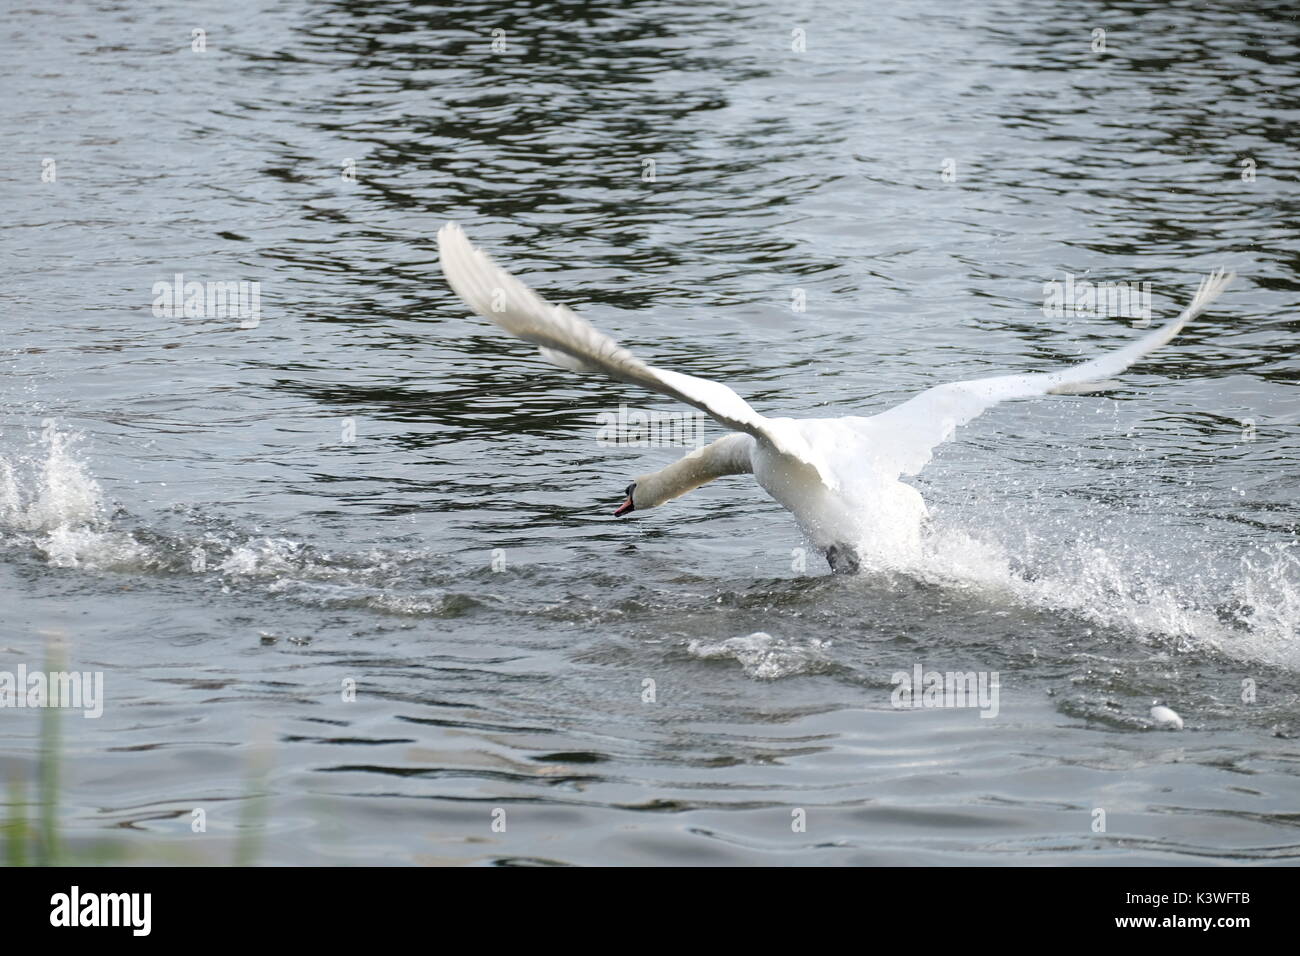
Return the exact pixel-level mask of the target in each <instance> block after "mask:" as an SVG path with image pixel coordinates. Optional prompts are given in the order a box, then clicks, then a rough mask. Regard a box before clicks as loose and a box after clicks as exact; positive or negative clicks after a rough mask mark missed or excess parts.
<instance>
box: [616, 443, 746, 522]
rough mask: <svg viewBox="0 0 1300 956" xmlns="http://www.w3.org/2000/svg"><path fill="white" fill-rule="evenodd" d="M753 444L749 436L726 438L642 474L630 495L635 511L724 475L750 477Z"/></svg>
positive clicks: (658, 503) (655, 505)
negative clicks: (649, 472)
mask: <svg viewBox="0 0 1300 956" xmlns="http://www.w3.org/2000/svg"><path fill="white" fill-rule="evenodd" d="M753 445H754V439H752V438H750V437H749V436H748V435H740V434H734V435H727V436H725V437H723V438H719V439H718V440H717V441H715V442H713V443H711V444H708V445H705V446H704V447H703V448H697V449H695V451H693V452H691V453H690V454H689V455H687V456H686V457H685V458H682V459H681V460H680V461H676V462H673V463H672V464H671V465H669V466H668V467H667V468H662V469H660V470H659V471H656V472H652V473H651V474H648V475H642V476H641V477H640V478H638V479H637V480H636V490H635V491H634V492H633V502H634V503H635V504H636V510H638V511H642V510H644V509H646V508H654V507H657V506H658V505H661V504H663V503H664V502H665V501H671V500H672V499H673V498H676V497H678V496H680V495H684V494H686V492H688V491H693V490H694V489H696V488H698V487H700V485H703V484H707V483H708V482H710V481H712V480H713V479H714V478H721V477H722V476H723V475H745V474H749V473H750V472H752V471H753V470H754V465H753V462H752V460H751V458H750V451H751V450H752V448H753Z"/></svg>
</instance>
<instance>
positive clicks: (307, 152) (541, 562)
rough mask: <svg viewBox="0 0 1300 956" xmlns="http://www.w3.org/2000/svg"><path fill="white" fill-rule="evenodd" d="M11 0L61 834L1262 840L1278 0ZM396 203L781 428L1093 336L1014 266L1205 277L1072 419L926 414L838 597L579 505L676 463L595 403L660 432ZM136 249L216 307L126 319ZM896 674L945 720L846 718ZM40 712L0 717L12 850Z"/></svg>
mask: <svg viewBox="0 0 1300 956" xmlns="http://www.w3.org/2000/svg"><path fill="white" fill-rule="evenodd" d="M42 6H45V7H46V8H45V9H36V8H35V6H34V5H33V6H26V7H25V6H22V5H19V6H17V7H15V8H14V9H12V10H11V11H10V12H9V13H8V14H7V17H6V19H7V22H8V28H9V29H8V30H7V31H6V32H7V37H6V39H5V40H4V41H0V42H2V44H3V53H4V56H3V57H2V58H0V76H2V77H3V88H4V91H5V93H6V96H5V103H6V105H5V108H4V110H3V113H0V132H3V139H4V142H5V143H6V147H7V148H6V157H7V159H6V162H5V164H4V171H3V174H2V175H3V182H0V202H2V204H3V210H4V222H5V224H6V228H5V229H4V231H3V232H0V260H2V261H3V262H4V271H5V274H6V278H5V282H4V283H3V292H0V305H2V307H3V310H2V313H0V315H2V317H0V321H2V322H3V337H2V338H0V360H2V362H3V365H2V366H0V368H2V369H3V372H2V374H0V459H3V463H2V464H0V595H3V597H2V600H3V614H2V615H0V670H5V671H9V672H16V671H17V669H18V667H20V666H23V667H26V668H28V669H29V670H36V669H40V668H46V669H56V670H57V669H59V666H57V665H59V663H60V662H62V666H63V669H76V670H80V671H88V672H92V673H93V672H100V673H102V674H103V681H104V700H103V702H102V703H103V713H102V716H100V717H98V718H95V719H86V718H83V717H82V716H81V713H80V712H79V711H74V710H62V711H59V712H57V718H58V720H57V744H56V745H50V747H51V749H52V750H53V751H56V752H57V761H58V787H57V806H56V809H55V811H54V812H55V817H56V821H57V826H58V831H59V833H60V835H61V837H60V838H61V840H62V843H63V854H64V858H65V859H72V860H83V861H93V860H112V861H120V862H131V863H171V862H177V863H187V862H188V863H224V862H229V861H232V860H236V859H238V860H243V861H254V862H259V863H275V864H428V863H453V864H459V863H466V864H502V863H578V864H593V863H607V864H609V863H612V864H864V863H865V864H873V863H889V864H1021V865H1023V864H1159V865H1172V864H1191V863H1199V864H1204V863H1260V862H1264V863H1268V862H1274V863H1277V862H1285V863H1294V862H1295V861H1296V860H1297V859H1300V830H1298V829H1297V826H1298V824H1300V743H1298V742H1297V739H1296V735H1297V734H1300V686H1298V681H1297V679H1298V677H1300V630H1298V629H1300V549H1297V547H1296V544H1297V498H1298V497H1300V494H1298V492H1300V468H1298V462H1300V424H1298V422H1300V391H1298V390H1297V379H1298V378H1300V376H1298V374H1297V373H1298V371H1300V356H1298V353H1297V350H1298V347H1300V322H1298V321H1297V318H1296V316H1297V314H1298V310H1300V190H1298V189H1297V183H1296V173H1295V156H1296V149H1297V145H1300V136H1298V135H1297V130H1300V123H1298V122H1297V121H1298V120H1300V24H1298V23H1297V20H1296V13H1295V7H1294V5H1293V4H1290V3H1268V2H1260V3H1253V4H1235V3H1233V4H1229V3H1209V4H1197V5H1166V4H1163V3H1153V4H1144V3H1130V4H1122V5H1118V6H1108V7H1104V8H1100V7H1099V8H1095V9H1094V8H1091V7H1088V8H1085V7H1082V6H1080V5H1079V4H1071V3H1065V2H1047V0H1014V2H1013V0H995V2H990V3H986V4H980V5H969V6H967V5H954V4H952V3H940V2H932V3H931V2H916V3H905V4H897V5H889V6H886V7H880V6H878V5H873V4H861V3H853V2H848V0H843V2H827V3H815V2H814V3H795V4H784V3H777V2H761V0H755V2H744V3H727V4H721V3H701V4H665V3H617V4H614V3H609V4H606V3H584V4H580V5H575V4H564V3H545V2H540V3H536V4H532V5H513V6H510V7H501V6H494V5H491V4H479V3H466V2H457V3H452V4H445V5H444V4H419V5H416V4H410V3H407V2H373V3H370V2H348V3H344V2H324V0H282V2H277V3H269V4H267V3H255V2H249V0H222V2H220V3H218V2H213V0H200V2H197V3H186V4H163V5H155V4H137V3H127V2H100V3H94V2H83V0H66V2H62V3H59V4H53V5H42ZM160 6H161V9H160ZM196 29H197V30H202V31H203V33H202V34H201V35H199V36H198V37H196V36H195V35H194V33H193V31H194V30H196ZM494 30H499V31H503V32H501V33H499V34H497V35H495V36H494V32H493V31H494ZM1097 30H1102V31H1104V36H1101V35H1099V34H1097V33H1095V32H1094V31H1097ZM494 41H495V44H496V46H495V48H494ZM1103 43H1104V49H1101V48H1100V45H1101V44H1103ZM503 45H504V47H503ZM196 46H202V47H203V49H201V50H196V49H195V48H194V47H196ZM1094 47H1096V48H1097V49H1094ZM50 161H52V162H50ZM647 161H653V164H652V165H651V163H649V162H647ZM449 219H455V220H457V221H460V222H462V223H463V224H464V225H465V228H466V230H467V231H468V233H469V234H470V236H471V237H472V238H473V239H474V240H475V241H477V242H479V243H481V244H482V245H484V246H485V247H486V248H487V249H489V250H490V251H492V253H493V254H494V255H495V256H496V257H497V258H498V259H499V260H500V261H501V262H502V263H503V264H505V265H507V266H508V267H509V268H510V269H511V270H512V271H514V272H516V273H517V274H519V275H521V276H524V277H526V278H527V280H528V281H529V282H530V283H531V284H532V285H534V286H535V287H537V288H538V289H540V290H541V291H543V292H544V293H545V294H547V295H549V296H551V297H552V298H554V300H555V301H561V302H565V303H568V304H570V305H572V306H574V307H575V308H577V309H578V310H579V311H581V312H582V313H583V314H585V315H586V316H587V317H588V318H590V319H591V320H592V321H593V322H594V323H595V324H596V325H597V326H599V327H600V328H602V329H604V330H606V331H608V332H609V333H610V334H612V335H613V336H615V337H616V338H617V339H619V340H620V341H621V342H622V343H623V344H624V345H626V346H628V347H629V348H632V349H633V350H634V351H636V352H637V353H638V354H640V355H642V356H643V357H644V358H646V359H647V360H648V361H650V362H652V363H654V364H658V365H662V366H665V367H668V368H672V369H675V370H677V371H681V372H688V373H691V374H695V375H701V376H705V377H717V378H719V379H721V380H724V381H726V382H727V383H728V384H730V385H731V386H732V387H734V388H735V389H736V390H737V391H739V392H740V393H741V394H742V395H744V396H745V397H746V398H747V399H749V400H750V401H751V402H752V403H753V404H754V406H755V407H756V409H757V410H758V411H760V412H762V413H766V414H785V415H792V416H825V415H834V414H842V413H858V414H861V413H869V412H871V411H873V410H882V409H884V408H887V407H889V406H890V405H891V404H893V403H896V402H898V401H900V400H902V399H903V398H904V397H906V396H907V395H909V394H911V393H913V392H915V391H917V390H920V389H923V388H925V387H928V386H930V385H932V384H937V383H939V382H943V381H949V380H953V379H957V378H964V377H975V376H981V375H989V374H996V373H1000V372H1004V371H1028V370H1039V369H1048V368H1053V367H1055V366H1057V365H1060V364H1062V363H1067V362H1072V361H1076V360H1078V359H1079V358H1080V357H1087V356H1090V355H1092V354H1095V353H1097V352H1098V351H1101V350H1105V349H1111V348H1117V347H1120V346H1122V345H1124V344H1126V343H1127V342H1129V341H1132V339H1133V338H1134V337H1135V336H1137V335H1139V334H1141V329H1140V328H1135V325H1140V324H1141V320H1140V319H1139V320H1136V321H1135V320H1134V319H1133V318H1130V317H1124V316H1117V315H1106V314H1099V315H1086V314H1069V315H1065V316H1061V317H1056V316H1053V315H1049V314H1045V310H1044V284H1045V283H1048V282H1050V281H1051V280H1053V279H1056V280H1059V281H1064V280H1065V279H1066V277H1067V276H1068V277H1070V278H1071V281H1076V282H1082V281H1089V282H1124V283H1139V284H1141V283H1149V284H1150V285H1149V286H1148V287H1147V288H1149V290H1150V293H1151V301H1152V306H1153V312H1154V316H1155V318H1156V320H1159V319H1160V318H1162V317H1168V316H1172V315H1173V314H1175V313H1176V312H1177V311H1178V310H1179V309H1180V308H1181V307H1182V305H1183V304H1184V303H1185V302H1186V300H1187V298H1188V297H1189V295H1190V293H1191V291H1192V290H1193V289H1194V287H1195V284H1196V281H1197V279H1198V277H1199V276H1200V275H1202V274H1204V273H1207V272H1209V271H1210V270H1211V269H1212V268H1214V267H1217V266H1219V265H1225V266H1228V267H1230V268H1234V269H1236V270H1237V272H1238V273H1239V278H1238V279H1237V282H1236V284H1235V285H1234V286H1233V288H1232V289H1231V290H1230V291H1229V292H1228V293H1227V294H1226V295H1225V296H1224V297H1223V298H1222V299H1221V300H1220V301H1219V303H1218V304H1216V306H1215V307H1214V308H1213V309H1212V311H1211V312H1210V313H1209V314H1207V315H1206V316H1204V317H1202V318H1201V319H1200V320H1198V321H1197V322H1196V323H1195V324H1194V325H1193V326H1192V327H1189V328H1188V329H1187V330H1186V331H1185V332H1184V333H1183V334H1182V335H1180V336H1179V338H1178V339H1177V340H1176V341H1175V342H1174V343H1172V344H1171V345H1169V346H1167V347H1165V348H1164V349H1162V350H1161V351H1159V352H1158V353H1157V354H1156V355H1155V356H1153V357H1152V358H1151V359H1150V360H1148V361H1146V362H1144V363H1143V364H1141V365H1140V366H1137V367H1135V368H1134V369H1133V370H1131V371H1130V372H1128V373H1126V374H1125V375H1124V377H1123V385H1122V387H1121V388H1118V389H1115V390H1113V391H1110V392H1107V393H1104V394H1102V395H1100V396H1096V395H1094V396H1072V397H1064V396H1062V397H1051V398H1046V399H1041V400H1033V401H1026V402H1020V403H1010V404H1006V405H1003V406H1000V407H997V408H995V409H993V410H992V411H990V412H988V413H987V414H985V415H984V416H983V417H981V418H980V419H978V420H976V421H975V422H974V423H972V424H971V425H969V426H967V427H965V428H963V429H962V430H961V431H960V433H959V435H958V436H957V438H956V440H954V441H953V442H951V443H949V444H947V445H945V446H944V447H943V448H942V449H941V451H940V452H939V453H938V454H937V456H936V458H935V461H934V462H933V463H932V464H931V466H930V467H929V468H928V469H927V470H926V471H925V472H924V473H923V474H922V475H921V476H920V477H919V478H917V479H915V481H914V484H915V485H916V487H918V488H919V489H920V490H921V491H922V493H923V494H924V495H925V497H926V499H927V501H928V502H929V505H930V509H931V514H932V521H931V525H930V527H929V530H928V533H927V539H926V554H925V557H924V560H922V561H920V562H918V563H916V564H914V565H912V566H909V567H905V568H899V569H895V570H892V571H888V572H872V573H868V574H864V575H861V576H858V577H843V576H830V575H828V574H827V573H826V568H825V564H824V562H823V561H822V560H821V558H820V557H818V556H816V555H815V554H814V555H809V556H808V557H807V560H806V565H805V564H804V563H802V562H801V555H802V554H803V552H802V550H801V549H803V548H804V542H803V541H802V539H801V538H800V536H799V534H798V532H797V530H796V528H795V526H794V523H793V521H792V520H791V518H790V516H789V515H788V514H787V513H786V512H784V511H783V510H782V509H781V508H780V507H779V506H778V505H776V504H775V503H774V502H772V501H771V500H769V499H768V498H767V497H766V496H765V495H763V494H762V492H761V491H760V490H759V489H758V488H757V487H756V486H755V485H754V484H753V482H752V480H750V479H748V478H745V477H737V478H728V479H723V480H720V481H717V482H714V483H713V484H711V485H709V486H707V487H705V488H702V489H700V490H698V491H696V492H694V493H693V494H691V495H689V496H687V497H684V498H682V499H679V500H678V501H675V502H673V503H671V504H669V505H667V506H665V507H663V508H661V509H658V510H656V511H653V512H650V513H647V514H644V515H639V516H634V519H633V520H626V521H618V520H615V519H614V518H613V517H612V516H611V512H612V511H613V509H614V508H615V507H616V506H617V505H618V504H619V502H620V501H622V498H623V494H622V492H623V489H624V488H625V486H626V485H627V483H628V482H629V481H630V480H631V479H632V478H633V477H634V476H636V475H638V474H641V473H643V472H647V471H650V470H654V469H656V468H659V467H662V466H663V465H664V464H667V463H668V462H669V461H671V460H673V459H674V458H675V457H677V456H678V455H680V454H681V452H682V449H681V448H662V447H650V448H645V447H616V448H611V447H606V446H604V445H603V444H601V443H600V442H598V441H597V432H598V428H599V423H600V421H601V416H602V415H608V414H610V413H617V411H618V409H619V406H620V405H626V406H627V408H628V409H630V410H635V411H680V410H681V409H680V408H679V407H673V406H671V405H670V404H668V403H667V402H665V401H662V400H660V399H658V398H656V397H654V396H647V395H645V394H642V393H639V392H637V391H635V390H633V389H631V388H628V387H623V386H619V385H614V384H611V383H609V382H606V381H603V380H600V379H597V378H592V377H581V376H577V375H574V374H571V373H568V372H563V371H560V370H558V369H555V368H553V367H551V366H549V365H547V364H546V363H545V362H543V361H542V360H541V359H540V358H539V357H538V355H537V353H536V351H535V350H534V349H533V348H531V347H529V346H526V345H524V344H523V343H520V342H517V341H514V340H512V339H510V338H508V337H507V336H505V335H503V334H502V333H500V332H499V331H498V330H496V329H495V328H494V327H492V326H491V325H489V324H488V323H487V322H485V321H483V320H481V319H479V318H476V317H473V316H471V315H469V314H468V312H467V310H466V309H465V308H464V307H463V306H462V305H461V303H460V302H459V300H458V299H457V298H456V297H455V296H454V295H453V294H452V292H451V291H450V290H449V288H448V287H447V285H446V283H445V282H444V281H443V278H442V276H441V272H440V270H439V267H438V263H437V252H436V246H435V243H434V238H433V237H434V234H435V232H436V231H437V229H438V228H439V227H440V226H441V225H442V224H443V223H444V222H445V221H447V220H449ZM177 274H181V275H183V277H184V279H183V280H182V282H190V281H198V282H203V283H207V282H240V281H244V282H258V283H259V289H260V322H257V323H256V324H254V323H252V322H248V321H242V320H241V318H240V317H232V316H230V315H209V314H203V315H197V316H194V315H192V316H187V315H185V314H184V310H181V313H180V314H171V313H169V312H168V311H167V310H166V309H155V308H154V303H155V299H156V298H158V296H159V295H160V293H159V292H157V291H156V289H155V287H156V286H158V284H160V283H167V282H175V278H174V277H175V276H176V275H177ZM1139 287H1140V286H1139ZM162 294H164V295H165V294H166V293H162ZM800 298H802V305H803V310H802V311H799V310H798V309H797V308H796V306H797V305H799V304H800V303H799V301H798V300H799V299H800ZM244 326H249V327H244ZM721 434H722V431H721V429H720V428H718V427H717V426H714V425H712V424H710V425H709V426H708V429H707V434H706V437H707V438H709V439H712V438H714V437H717V436H719V435H721ZM918 665H920V666H921V668H922V670H923V672H929V671H937V672H963V673H964V672H976V673H979V674H984V675H986V676H991V675H992V674H993V673H996V674H997V678H998V686H999V699H998V706H997V713H996V716H993V715H992V714H991V711H989V710H987V709H986V712H987V713H989V714H990V716H987V717H986V716H981V711H980V710H979V709H977V708H969V707H967V708H928V707H922V708H915V709H912V708H904V709H899V708H896V707H894V706H893V701H892V697H893V690H894V680H893V678H894V675H895V673H896V672H900V671H901V672H905V673H909V674H910V673H912V672H913V671H914V668H915V667H916V666H918ZM1157 699H1158V700H1161V701H1164V702H1166V703H1167V704H1168V706H1170V707H1172V708H1173V709H1174V710H1176V711H1177V712H1178V713H1179V714H1180V715H1181V716H1182V718H1183V720H1184V722H1185V727H1184V729H1183V730H1181V731H1168V730H1159V729H1157V728H1156V726H1155V724H1154V722H1153V720H1152V719H1151V717H1150V716H1149V709H1150V707H1151V705H1152V702H1153V701H1154V700H1157ZM53 713H55V712H51V711H46V712H45V715H46V716H49V715H51V714H53ZM51 730H52V725H51V724H50V722H49V721H46V722H45V725H44V733H43V731H42V720H41V715H40V714H39V713H38V712H37V711H34V710H30V709H13V708H11V709H8V710H4V711H0V733H2V735H3V751H2V752H3V758H2V759H0V772H2V773H3V774H4V775H5V776H7V777H8V778H9V789H8V790H7V791H6V794H7V795H6V796H5V797H4V802H5V805H6V806H5V813H6V814H7V815H8V816H9V817H10V818H13V817H14V816H37V815H39V812H40V811H39V808H38V807H37V806H36V803H38V802H39V801H40V800H41V799H42V798H41V796H40V792H39V791H38V789H37V783H36V781H37V778H38V776H39V766H40V754H41V752H42V747H43V744H42V740H43V739H44V740H45V741H47V742H48V741H49V740H50V736H49V735H50V733H51ZM47 796H48V791H47ZM196 811H198V812H196ZM1098 811H1101V813H1099V812H1098ZM11 832H12V831H11Z"/></svg>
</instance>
